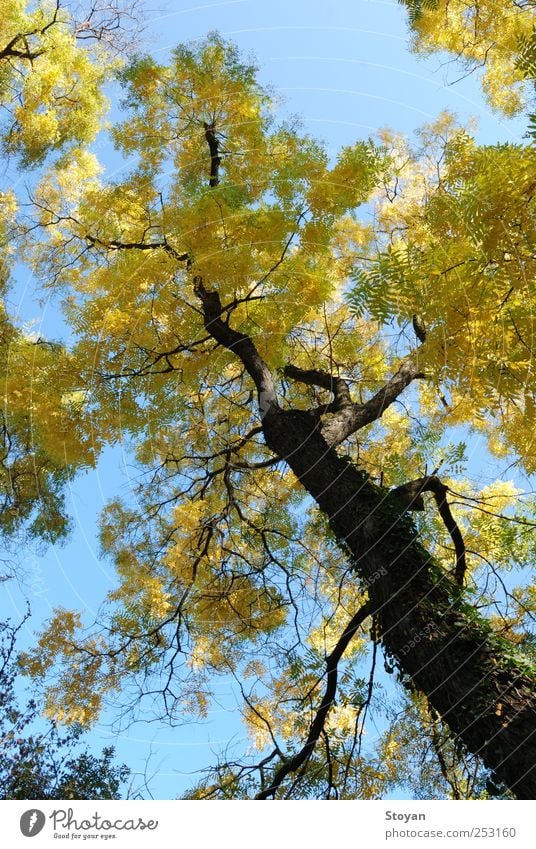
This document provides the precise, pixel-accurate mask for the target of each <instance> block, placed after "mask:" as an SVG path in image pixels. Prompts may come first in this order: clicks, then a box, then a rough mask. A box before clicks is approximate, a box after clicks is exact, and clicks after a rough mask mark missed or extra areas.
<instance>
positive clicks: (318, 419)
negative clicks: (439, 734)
mask: <svg viewBox="0 0 536 849" xmlns="http://www.w3.org/2000/svg"><path fill="white" fill-rule="evenodd" d="M194 291H195V293H196V295H197V297H198V298H199V300H200V302H201V305H202V309H203V312H204V317H205V328H206V330H207V332H208V333H210V335H212V337H213V338H214V339H215V340H216V341H217V342H218V343H219V344H221V345H223V346H224V347H226V348H227V349H228V350H231V351H233V352H234V353H235V354H236V356H237V357H239V359H240V360H241V361H242V363H243V364H244V366H245V368H246V370H247V371H248V373H249V374H250V376H251V378H252V379H253V381H254V383H255V386H256V388H257V394H258V404H259V412H260V414H261V418H262V424H263V431H264V437H265V440H266V444H267V446H268V447H269V448H270V449H271V450H272V451H273V452H274V454H275V455H276V456H278V457H280V458H281V459H283V460H285V461H286V462H287V463H288V465H289V466H290V468H291V469H292V471H293V472H294V474H295V475H296V477H297V478H298V479H299V480H300V482H301V483H302V485H303V486H304V488H305V489H306V490H307V492H308V493H309V494H310V495H311V496H312V497H313V498H314V499H315V501H316V502H317V504H318V506H319V507H320V509H321V510H322V511H323V513H324V514H325V515H326V516H327V518H328V520H329V523H330V526H331V528H332V530H333V533H334V534H335V536H336V538H337V540H338V541H339V543H340V544H341V545H343V546H344V547H345V548H346V550H347V551H348V553H349V556H350V557H351V559H352V561H353V563H354V567H355V571H356V574H357V576H358V577H359V579H360V580H361V581H362V582H363V583H364V584H365V585H366V586H367V588H368V593H369V600H370V603H371V606H372V609H373V611H374V613H375V615H376V621H377V623H378V628H379V634H380V637H381V641H382V644H383V646H384V649H385V651H386V652H387V654H388V655H389V656H390V657H391V658H393V659H394V660H395V662H396V664H397V666H398V669H399V671H400V674H401V677H402V680H403V681H404V683H406V684H407V685H408V686H409V687H415V688H417V689H418V690H420V691H422V692H423V693H424V694H425V695H426V696H427V698H428V701H429V703H430V705H431V707H432V708H433V709H434V710H435V711H436V712H437V713H438V714H439V715H440V716H441V718H442V719H443V720H444V721H445V722H446V723H447V725H448V726H449V728H450V730H451V731H452V734H453V735H454V736H455V737H457V738H459V739H460V740H462V741H463V743H464V744H465V745H466V746H467V748H468V749H469V750H470V751H471V752H473V753H474V754H475V755H476V754H478V755H479V756H480V757H481V758H482V760H483V761H484V763H485V764H486V766H487V767H488V768H490V769H491V770H492V771H493V774H494V777H495V780H496V781H502V782H504V784H505V785H506V786H507V787H508V788H509V789H510V790H511V791H512V792H513V793H514V794H515V796H517V798H519V799H534V798H536V687H535V683H536V675H535V672H534V668H533V666H531V665H530V664H529V662H528V661H526V662H525V661H524V659H523V658H522V657H521V656H519V655H515V653H514V650H513V647H512V646H510V644H508V643H507V642H505V641H501V640H500V638H499V637H498V636H497V635H495V634H494V633H493V632H492V630H491V628H490V627H489V625H488V624H487V622H486V621H485V619H483V618H482V617H481V616H480V615H479V614H478V612H477V611H476V610H475V609H474V608H473V607H471V606H470V605H469V604H467V603H465V602H464V601H463V591H462V589H461V588H460V587H459V586H458V585H457V584H456V582H455V581H453V580H452V578H451V577H450V576H449V575H447V574H446V573H445V572H444V571H443V570H442V569H441V568H440V567H439V566H438V564H436V563H435V562H434V560H433V558H432V557H431V556H430V554H429V553H428V552H427V551H426V550H425V549H424V548H423V546H422V545H421V543H420V542H419V540H418V536H417V532H416V529H415V525H414V523H413V521H412V519H411V516H410V515H409V513H408V510H407V506H404V504H403V503H402V501H401V500H400V499H399V498H397V496H396V494H393V493H392V492H388V491H387V490H385V489H383V488H382V487H378V486H376V485H375V484H373V483H372V482H371V481H370V479H369V478H368V476H367V475H366V474H365V473H363V472H361V471H360V470H359V469H358V468H356V467H355V466H354V465H353V464H352V463H351V462H349V461H348V460H346V459H344V458H343V457H340V456H339V455H338V454H337V452H336V449H335V446H336V445H338V444H340V442H341V441H342V440H343V439H345V438H347V436H348V435H349V434H350V433H353V432H355V431H356V430H358V429H359V428H361V427H364V426H365V425H367V424H369V423H370V422H372V421H374V420H376V419H378V418H379V417H380V416H381V414H382V412H383V411H384V410H385V409H386V408H387V406H389V404H391V403H392V402H393V401H394V400H395V399H396V398H397V397H398V395H399V394H400V393H401V392H402V391H403V390H404V388H405V387H406V386H408V385H409V384H410V383H411V381H412V380H414V379H418V378H422V377H423V374H422V372H420V371H419V369H418V366H417V364H416V362H415V360H414V359H412V358H408V359H407V360H406V361H404V362H403V363H402V365H401V366H400V368H399V369H398V371H397V372H396V374H395V375H393V377H392V378H391V379H390V380H388V381H387V383H386V384H385V386H384V387H383V388H382V389H381V390H380V391H379V392H377V393H376V394H375V395H374V396H373V397H372V398H371V399H370V400H369V401H367V402H366V403H365V404H360V405H357V404H353V403H352V402H351V400H350V399H349V396H347V395H346V392H345V391H344V389H343V387H342V386H341V385H339V384H338V383H337V381H336V380H335V379H332V378H329V386H328V384H327V383H326V376H325V375H324V374H323V373H322V374H321V373H319V372H317V371H314V370H310V371H304V370H302V369H294V374H293V376H294V377H295V378H296V379H298V380H301V381H302V382H306V383H313V384H317V385H318V384H319V383H320V385H322V386H325V387H326V388H329V389H330V390H331V391H332V392H333V394H334V397H335V401H334V402H333V406H332V405H329V407H330V412H331V410H333V412H332V414H331V416H329V417H324V418H322V414H321V412H320V411H319V410H312V411H311V410H310V411H306V410H283V409H281V407H280V406H279V403H278V399H277V393H276V389H275V384H274V380H273V376H272V374H271V372H270V369H269V368H268V366H267V364H266V363H265V362H264V361H263V359H262V357H260V355H259V353H258V351H257V349H256V347H255V344H254V342H253V340H252V339H251V337H249V336H247V335H246V334H243V333H240V332H239V331H236V330H234V329H233V328H232V327H231V326H230V325H229V318H228V317H227V319H226V320H224V318H223V314H224V312H225V311H224V308H223V307H222V305H221V301H220V298H219V295H218V293H217V292H216V291H214V290H210V289H207V288H206V286H205V284H204V281H203V280H202V279H201V278H199V277H196V276H194ZM288 371H289V370H288V369H287V374H288ZM297 372H299V374H298V373H297ZM288 376H290V375H288ZM335 406H338V407H339V409H338V410H337V411H335V410H334V409H333V408H334V407H335Z"/></svg>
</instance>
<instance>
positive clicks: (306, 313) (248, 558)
mask: <svg viewBox="0 0 536 849" xmlns="http://www.w3.org/2000/svg"><path fill="white" fill-rule="evenodd" d="M122 78H123V83H124V85H125V87H126V91H127V102H126V108H127V109H128V116H127V119H126V120H125V122H124V123H122V124H119V125H118V126H117V127H116V128H115V129H114V138H115V141H116V144H117V146H118V147H119V149H120V150H122V151H123V152H125V153H128V154H129V156H132V157H134V159H135V162H136V164H135V166H134V168H133V170H132V171H131V173H130V174H129V175H128V176H127V177H125V178H124V179H122V180H121V181H118V182H115V183H112V182H106V181H104V180H103V179H102V178H101V177H100V175H99V173H98V168H97V166H96V163H95V160H94V159H92V158H91V157H90V156H89V155H88V154H84V155H83V156H82V155H80V156H79V157H78V158H76V159H72V158H71V160H70V161H69V162H67V163H65V162H61V161H60V162H59V163H58V164H57V165H56V167H54V168H52V169H51V170H50V171H49V172H48V174H47V175H46V176H45V178H44V179H43V180H42V181H41V183H40V185H39V187H37V188H36V190H35V202H36V203H35V221H34V225H33V227H32V228H29V230H28V232H29V233H30V235H31V238H29V239H28V247H27V251H28V252H29V253H30V254H32V255H33V258H34V259H33V261H34V265H35V267H36V269H37V270H38V271H39V272H40V274H42V276H43V278H44V279H45V280H46V281H47V282H49V284H51V285H53V286H56V287H58V288H60V287H61V288H62V289H63V291H65V292H66V315H67V317H68V320H69V322H70V325H71V327H72V329H73V330H74V331H75V332H76V333H77V335H78V342H77V343H76V345H75V346H74V348H73V349H72V350H71V351H70V352H69V356H70V358H71V364H72V369H73V372H72V373H73V380H72V385H71V391H72V392H73V393H77V394H76V398H77V399H79V402H80V405H81V406H82V407H83V409H84V414H85V417H86V418H85V420H86V422H87V423H88V424H87V427H88V430H89V427H90V425H91V428H92V429H93V432H95V433H96V434H97V435H98V437H99V439H101V440H103V441H104V440H109V441H114V440H117V439H120V438H122V439H129V440H130V441H131V443H132V445H133V448H134V450H135V452H136V457H137V461H138V463H139V464H140V467H141V469H145V470H146V475H145V476H144V477H143V479H142V480H141V483H140V485H139V488H138V489H137V491H136V492H135V493H134V494H133V495H134V497H132V498H130V499H126V500H125V501H124V502H119V501H117V502H114V503H113V504H110V505H109V506H108V508H107V510H106V512H105V514H104V516H103V519H102V531H101V538H102V546H103V550H104V552H105V554H107V555H108V556H111V557H112V558H113V559H114V561H115V564H116V567H117V572H118V576H119V586H118V587H117V588H116V589H114V590H113V591H112V592H111V593H110V594H109V596H108V598H107V602H106V605H105V607H104V609H103V611H102V615H101V617H100V625H99V626H95V628H93V629H90V631H89V632H86V633H83V632H82V631H81V630H80V626H81V624H82V620H81V617H80V615H79V614H76V613H74V612H72V611H64V610H60V611H57V613H56V615H55V617H54V618H53V620H52V621H51V623H50V625H49V627H48V628H47V630H46V631H45V632H44V634H42V636H41V637H40V639H39V643H38V647H37V650H36V651H35V652H34V653H30V654H28V655H27V656H26V658H25V661H24V663H25V667H26V670H27V671H28V672H29V673H30V674H32V675H33V676H35V677H37V678H44V677H45V676H46V675H47V674H48V672H49V670H50V668H51V667H53V666H56V667H57V668H58V670H59V671H58V677H57V678H56V679H55V681H54V684H53V686H51V687H50V688H49V690H48V693H47V710H48V712H49V714H50V715H55V716H57V717H59V718H60V719H62V718H63V719H65V720H67V721H74V722H79V723H83V724H86V723H91V722H92V721H94V719H95V718H96V716H97V715H98V712H99V709H100V706H101V703H102V699H103V697H104V696H105V695H106V694H113V693H115V692H117V691H118V690H119V689H120V688H121V686H122V685H123V684H124V683H125V682H127V681H128V682H130V683H132V682H137V683H138V685H139V688H140V690H139V700H141V699H142V698H144V697H148V698H150V699H151V700H154V698H155V694H159V696H160V705H161V710H162V714H163V715H164V716H167V717H168V718H170V719H171V720H174V719H176V718H177V716H179V715H181V714H182V713H183V712H186V713H191V714H196V713H197V714H199V715H201V716H202V715H203V714H204V713H205V711H206V709H207V705H208V703H209V700H210V692H211V691H210V687H211V682H212V680H213V679H214V677H216V676H217V675H218V674H221V673H225V674H231V675H233V676H234V677H235V678H236V680H237V682H238V683H239V685H240V687H241V689H242V693H243V697H244V715H245V719H246V722H247V723H248V725H249V727H250V730H251V734H252V736H253V739H254V742H255V744H256V746H257V748H258V749H259V751H260V755H259V760H258V761H256V762H252V761H251V760H249V761H248V760H247V759H245V760H244V759H240V758H239V759H236V758H233V759H227V761H226V763H222V764H219V765H218V766H217V767H216V768H215V770H214V772H213V774H212V775H211V776H209V778H208V779H207V781H206V782H204V783H203V784H202V785H201V786H200V787H199V788H198V789H197V790H196V791H195V792H194V795H195V796H196V797H201V796H208V797H212V796H222V797H227V796H231V797H232V796H249V795H257V797H258V798H271V797H281V798H287V797H290V796H294V795H295V796H310V795H321V796H327V797H329V798H331V797H336V798H340V797H352V796H362V797H365V798H373V797H375V796H378V795H381V794H382V793H383V792H385V790H386V789H388V788H389V786H392V784H393V782H394V781H396V778H395V777H394V776H395V775H396V773H397V769H395V766H396V765H398V772H400V771H403V769H404V765H405V764H406V765H407V764H408V762H409V761H408V758H409V757H412V756H413V755H412V754H411V752H414V751H415V749H414V747H415V746H416V745H417V740H416V736H417V735H419V734H420V735H421V737H422V741H424V745H426V746H427V747H429V749H430V751H433V752H435V755H434V756H435V757H436V758H437V759H438V763H439V768H440V770H441V778H440V779H439V780H438V781H436V782H435V784H434V781H433V780H431V778H430V775H429V773H428V775H427V776H426V775H424V776H423V780H422V786H424V785H426V783H427V786H428V787H429V788H431V787H432V785H434V787H433V792H434V793H436V792H441V790H443V792H450V793H451V794H452V795H454V796H456V797H460V796H463V795H466V796H467V795H469V796H474V795H479V794H480V795H482V794H484V795H485V794H486V792H487V793H493V792H503V789H504V787H506V788H508V789H509V791H510V792H511V793H512V794H513V795H515V796H517V797H518V798H533V797H534V792H535V790H536V770H535V767H534V765H535V763H536V751H535V745H536V744H535V713H536V712H535V708H536V703H535V695H534V693H535V691H534V679H535V670H534V652H533V646H532V643H531V640H530V637H528V636H527V634H526V629H527V625H528V624H529V623H530V620H531V619H532V618H533V612H534V595H533V592H532V591H531V590H530V589H524V588H520V589H517V590H516V591H515V592H511V591H510V590H509V589H508V587H506V585H504V584H503V586H504V588H505V594H504V597H503V599H502V601H501V597H500V593H499V591H496V592H494V591H493V590H492V589H491V588H490V576H493V575H497V576H498V580H499V581H501V580H502V579H501V570H502V569H504V568H505V567H507V566H508V565H510V564H512V563H514V564H515V563H521V564H531V563H532V562H534V557H535V546H534V541H533V540H534V537H533V534H532V535H531V531H532V529H533V527H534V524H533V522H532V520H531V515H532V512H531V511H532V507H533V505H532V504H531V503H530V500H526V501H525V500H524V499H521V498H520V497H519V496H520V492H519V490H518V489H516V487H515V486H514V484H513V483H511V482H510V483H509V482H505V481H503V480H498V481H497V482H495V483H494V484H491V485H489V486H488V487H485V488H481V489H480V490H478V491H476V490H475V489H474V487H472V486H471V485H470V483H469V482H467V481H465V480H463V476H462V473H461V471H460V467H461V466H463V463H464V450H463V445H461V444H460V443H459V441H458V443H456V442H452V443H451V444H447V443H446V438H448V434H449V428H451V427H452V426H453V425H460V424H463V425H464V426H466V427H473V428H478V429H479V430H480V431H481V432H482V433H483V434H485V435H486V436H487V437H489V442H490V449H492V450H494V451H496V452H497V453H498V454H500V453H501V452H502V453H505V452H506V453H507V454H508V460H509V461H510V460H511V458H513V459H514V460H515V462H516V463H519V464H525V467H526V469H527V470H528V471H529V472H530V471H532V470H533V462H534V454H533V449H532V444H531V442H530V439H529V440H527V438H526V437H527V433H529V429H528V428H527V430H524V428H525V424H524V420H522V416H521V412H520V411H522V412H524V413H525V414H526V416H527V417H530V410H531V409H532V408H531V404H533V395H532V393H533V379H532V370H531V361H532V360H531V358H532V350H533V345H534V342H533V331H532V324H531V307H532V306H533V303H532V300H533V298H534V295H533V293H532V292H531V290H530V288H529V286H528V285H527V283H526V281H527V279H528V277H527V275H528V274H529V272H530V270H531V263H533V262H534V258H533V256H532V254H531V253H530V251H529V247H528V243H529V239H530V236H531V233H533V230H534V211H533V206H532V207H531V205H530V202H531V201H532V199H533V194H534V181H533V177H532V176H531V175H532V174H533V171H532V170H531V169H532V162H533V158H534V153H533V151H531V149H529V148H527V147H521V146H505V147H501V146H499V147H490V148H485V149H480V148H478V147H477V146H476V144H475V142H474V141H473V140H472V139H471V137H470V136H469V134H468V133H467V132H466V131H464V130H462V129H461V128H458V127H456V126H455V125H454V124H453V122H452V121H451V119H449V118H447V117H443V118H441V119H440V120H439V121H438V122H437V123H436V124H435V125H434V126H431V127H429V128H426V129H425V130H424V131H423V133H424V135H423V142H424V144H423V148H424V151H423V152H419V151H413V150H411V149H410V148H409V147H407V145H405V144H404V143H403V142H402V141H401V140H400V139H397V137H396V136H394V135H392V134H383V137H382V138H381V139H380V141H379V142H373V141H370V140H369V141H358V142H357V143H356V144H355V145H353V146H350V147H347V148H344V149H343V150H342V151H341V152H340V153H339V155H338V157H337V159H336V161H334V162H332V161H330V159H329V157H328V155H327V153H326V152H325V150H324V149H323V148H322V146H321V145H320V144H319V143H318V142H316V141H315V140H313V139H311V138H310V137H308V136H306V135H305V134H303V133H302V132H301V131H300V129H299V127H298V126H292V125H283V126H277V125H276V123H275V121H274V119H273V116H272V103H271V99H270V96H269V94H268V92H266V91H265V90H264V89H262V88H261V86H260V85H259V83H258V81H257V78H256V72H255V68H254V67H253V66H252V65H251V64H249V63H246V62H244V61H243V60H242V59H241V58H240V56H239V55H238V53H237V51H236V49H235V48H234V47H233V46H231V45H229V44H228V43H226V42H225V41H223V40H222V39H221V38H220V37H218V36H216V35H213V36H210V37H209V38H208V39H207V40H206V41H205V42H203V43H201V44H200V45H197V46H190V47H188V46H186V47H180V48H178V49H177V50H176V51H175V53H174V55H173V59H172V62H171V64H170V65H169V66H163V65H158V64H157V63H156V62H155V61H154V60H152V59H150V58H138V59H137V60H136V61H134V62H133V63H132V64H131V65H130V66H129V67H128V68H127V69H126V70H125V71H124V72H123V74H122ZM497 174H499V175H500V177H501V179H500V180H499V184H496V183H494V179H493V178H494V176H496V175H497ZM367 201H374V202H375V204H376V208H377V213H376V223H375V227H372V226H370V225H369V224H365V223H362V222H361V221H360V219H359V217H358V209H359V207H360V206H361V205H362V204H364V203H365V202H367ZM497 220H498V221H499V224H496V223H495V222H497ZM39 230H40V231H41V232H42V233H43V234H44V235H43V237H42V238H41V239H40V240H36V237H35V234H36V233H37V232H38V231H39ZM350 277H353V281H354V283H353V291H352V294H351V297H349V298H347V297H346V295H347V294H348V280H349V278H350ZM388 334H391V335H392V334H395V336H396V344H389V336H388ZM469 357H470V359H468V358H469ZM468 363H469V364H470V368H469V366H468ZM496 416H499V417H500V424H501V437H499V435H498V432H497V426H496V422H495V417H496ZM82 427H83V424H82ZM445 437H446V438H445ZM451 438H453V439H455V438H456V437H455V436H454V437H451ZM56 439H57V445H58V450H59V449H60V448H61V445H62V439H63V437H62V435H61V434H57V435H56ZM508 452H509V453H508ZM429 468H430V469H432V470H433V472H432V473H429V472H428V469H429ZM440 471H441V476H439V472H440ZM416 513H418V515H416V516H414V514H416ZM481 564H483V565H481ZM506 602H508V603H509V608H508V610H506V606H505V605H506ZM380 647H381V649H382V651H383V653H384V657H385V659H386V663H387V666H388V668H389V669H390V670H391V671H395V670H396V673H397V676H398V678H399V680H400V681H401V682H402V684H403V685H404V687H405V688H406V689H407V691H408V693H409V695H408V697H407V699H406V701H405V703H404V708H403V710H404V711H405V717H404V718H403V719H402V720H400V717H399V718H398V719H399V722H398V724H397V722H396V721H394V722H393V724H392V725H391V727H390V729H389V730H388V732H386V734H385V735H384V738H383V740H382V743H381V747H380V749H379V750H378V751H377V752H376V753H373V754H370V753H368V754H365V753H364V751H363V748H362V731H363V724H364V721H365V718H366V714H367V712H368V711H370V710H371V709H372V708H373V707H374V704H375V701H377V700H379V699H380V697H379V695H378V693H377V690H375V686H374V668H375V665H376V659H377V654H378V649H379V648H380ZM367 654H368V655H369V657H370V659H371V664H372V671H371V673H370V675H365V676H363V674H362V667H361V666H360V663H362V661H363V659H364V658H365V657H366V656H367ZM411 718H413V729H414V732H413V734H411V732H410V731H408V729H409V728H410V725H409V722H410V719H411ZM408 734H409V737H410V741H411V746H410V745H409V743H408V742H407V740H408ZM404 741H406V742H404ZM422 741H421V743H422ZM402 745H405V746H406V750H407V751H406V753H404V754H402V753H401V751H400V749H401V746H402ZM428 757H429V755H428V754H427V758H428ZM404 758H405V760H404ZM426 763H429V759H428V760H427V759H426V758H425V759H423V764H426ZM423 772H426V770H425V769H424V767H423ZM486 781H487V785H486ZM486 787H487V790H486V789H485V788H486ZM445 788H448V790H445Z"/></svg>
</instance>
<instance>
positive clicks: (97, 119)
mask: <svg viewBox="0 0 536 849" xmlns="http://www.w3.org/2000/svg"><path fill="white" fill-rule="evenodd" d="M138 5H139V4H138V3H137V2H134V3H131V4H129V7H123V6H122V5H121V3H120V2H118V0H102V2H100V0H98V2H95V3H91V4H83V3H82V4H78V5H77V6H74V7H73V6H72V5H71V7H70V8H68V7H67V6H66V5H64V4H63V3H62V2H60V0H44V2H38V3H33V4H28V3H26V2H24V0H6V3H4V7H3V12H2V14H3V20H2V25H3V29H2V39H1V41H0V106H1V107H2V122H1V125H0V144H1V147H2V152H3V154H4V156H5V171H4V181H3V183H4V185H3V190H2V191H0V296H1V299H2V300H1V302H0V379H1V382H2V387H3V405H2V411H1V413H0V528H1V530H2V533H3V538H4V540H6V541H8V540H10V539H13V538H17V539H19V540H20V532H21V531H22V530H23V529H24V530H25V531H26V532H27V533H28V534H29V535H30V537H33V538H41V539H45V540H46V541H48V542H53V541H55V540H57V539H59V538H61V537H63V536H65V534H66V533H67V531H68V528H69V519H68V516H67V513H66V510H65V505H64V491H65V486H66V483H67V482H68V481H69V480H72V478H73V475H74V474H75V471H76V470H79V469H80V468H82V467H88V466H91V465H93V463H94V453H93V452H94V450H95V445H93V444H91V439H90V438H89V437H88V435H87V432H86V430H87V429H86V428H85V426H84V427H82V426H81V423H80V414H81V408H80V399H79V398H77V396H76V395H73V394H72V393H70V391H69V387H70V386H71V385H72V382H73V364H72V362H71V359H70V356H69V353H68V352H67V350H66V348H65V346H64V345H61V344H59V343H56V342H54V341H52V340H45V339H43V338H41V337H39V336H38V335H36V334H33V333H31V332H28V330H27V329H25V328H23V327H20V326H18V325H17V323H16V322H14V321H13V320H12V318H11V316H10V315H9V314H8V311H7V309H6V307H5V298H6V294H7V293H8V291H9V287H10V282H11V281H10V275H11V269H12V265H13V262H14V260H15V258H18V257H19V255H18V254H17V250H16V229H17V223H16V222H17V216H18V213H20V205H21V204H22V205H23V206H25V205H26V203H27V198H25V197H23V196H19V197H17V195H16V192H15V190H14V188H13V187H14V186H15V185H16V182H17V180H18V179H20V176H21V172H20V170H19V167H18V166H20V165H21V164H22V166H23V168H24V169H25V171H23V173H25V174H26V176H27V178H30V174H29V173H28V169H31V168H35V167H36V166H38V165H39V164H41V163H42V162H43V161H44V160H45V158H46V157H49V159H50V158H51V157H54V156H56V157H57V156H58V155H60V154H61V156H62V157H63V159H62V161H63V163H64V164H65V163H67V162H70V163H71V168H73V169H74V168H75V165H76V163H77V162H79V161H81V160H82V161H83V160H84V157H85V156H87V154H86V153H83V152H81V150H80V145H84V144H87V143H90V142H92V141H93V140H94V138H95V136H96V134H97V132H98V131H99V129H100V128H101V125H102V118H103V116H104V113H105V111H106V109H107V100H106V97H105V96H104V92H103V87H104V84H105V83H106V82H109V81H110V80H111V78H112V76H113V73H114V72H115V70H116V69H117V68H118V67H119V66H120V64H121V62H122V61H123V59H122V56H123V55H124V54H125V52H127V50H128V47H129V45H130V46H132V39H133V38H134V37H135V34H136V33H137V32H139V30H140V18H139V15H138V12H137V9H138ZM52 376H53V379H52ZM51 431H59V432H61V433H62V444H61V449H60V450H59V453H58V451H57V450H56V449H57V444H56V442H57V441H56V440H55V438H52V439H51ZM75 455H76V459H75Z"/></svg>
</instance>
